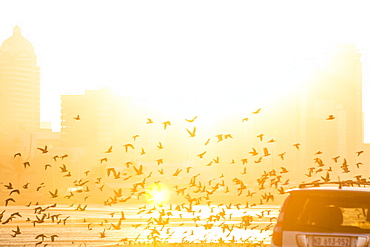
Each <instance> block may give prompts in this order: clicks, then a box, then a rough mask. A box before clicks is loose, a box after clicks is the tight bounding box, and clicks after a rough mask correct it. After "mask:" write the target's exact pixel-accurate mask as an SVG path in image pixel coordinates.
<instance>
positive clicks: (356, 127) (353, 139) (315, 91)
mask: <svg viewBox="0 0 370 247" xmlns="http://www.w3.org/2000/svg"><path fill="white" fill-rule="evenodd" d="M306 107H307V111H308V117H309V118H307V122H310V124H309V125H308V126H307V127H308V128H307V130H306V133H307V135H306V136H307V140H308V144H309V145H310V146H311V147H312V148H317V149H318V148H322V147H325V148H326V149H327V150H328V151H330V152H331V154H330V155H332V157H334V156H336V155H341V156H342V157H351V156H352V157H353V156H354V155H355V154H356V152H357V151H359V150H360V149H361V148H362V145H363V112H362V63H361V61H360V53H359V52H358V50H356V48H355V46H354V45H338V46H337V47H336V48H335V49H334V51H333V54H332V59H331V60H330V61H329V63H328V65H327V67H326V69H325V70H322V71H320V72H319V73H318V74H317V77H316V78H315V81H313V82H310V86H309V87H308V88H307V102H306ZM329 115H333V116H334V118H335V119H333V120H326V118H327V117H328V116H329ZM312 151H313V150H312Z"/></svg>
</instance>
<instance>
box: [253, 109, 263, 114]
mask: <svg viewBox="0 0 370 247" xmlns="http://www.w3.org/2000/svg"><path fill="white" fill-rule="evenodd" d="M260 111H261V108H259V109H257V110H256V111H254V112H252V113H253V114H258V113H260Z"/></svg>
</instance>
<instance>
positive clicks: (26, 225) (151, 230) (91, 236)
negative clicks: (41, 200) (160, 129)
mask: <svg viewBox="0 0 370 247" xmlns="http://www.w3.org/2000/svg"><path fill="white" fill-rule="evenodd" d="M140 207H143V205H128V206H125V207H122V206H98V205H89V207H88V208H87V209H86V211H77V210H75V208H72V207H70V206H67V205H58V206H57V207H55V208H49V209H48V211H47V214H48V216H51V215H58V219H59V223H58V222H57V220H55V222H52V221H51V220H50V218H49V219H48V217H46V219H45V222H44V223H42V224H41V223H36V224H35V226H33V223H32V221H34V220H35V213H34V207H30V208H28V207H25V206H8V207H0V210H1V211H3V210H6V211H5V213H4V217H3V220H2V222H4V219H6V218H7V217H9V215H11V214H12V213H14V212H19V213H20V215H21V216H22V217H14V218H13V220H12V221H11V222H9V223H7V224H2V225H1V228H0V246H35V245H36V243H38V242H42V243H41V244H40V245H39V246H44V245H45V244H47V246H107V245H117V244H120V245H121V244H122V245H123V244H131V243H143V244H147V243H153V241H155V240H156V241H160V242H167V243H219V242H220V241H223V242H226V243H243V242H259V241H261V240H263V241H264V243H266V244H268V243H269V238H270V237H269V235H270V234H271V230H272V225H273V223H275V221H274V219H275V217H277V215H278V211H279V208H280V206H275V205H260V206H255V207H250V208H240V209H236V208H232V209H227V208H224V207H223V208H221V207H218V206H216V205H215V206H212V205H211V206H210V207H208V206H194V207H193V210H194V211H195V212H194V213H188V212H183V211H181V212H178V211H176V210H170V209H169V208H166V207H163V208H157V210H153V211H151V210H147V211H146V212H142V213H138V208H140ZM162 210H163V211H162ZM121 211H124V217H125V219H124V220H122V224H121V226H120V229H118V230H116V229H113V227H112V224H114V225H116V226H117V224H118V222H119V218H120V217H121V213H120V212H121ZM160 211H162V212H166V214H167V215H169V216H165V217H163V219H166V218H170V220H169V221H168V224H165V225H164V226H163V225H158V224H155V222H156V221H155V220H154V221H153V219H159V215H160V213H159V212H160ZM113 212H114V214H112V213H113ZM149 212H150V213H149ZM220 212H222V213H224V217H221V218H217V219H216V216H217V215H219V213H220ZM246 215H249V216H251V217H252V218H253V220H251V222H250V225H249V226H248V227H246V228H244V227H240V223H241V219H242V217H243V216H246ZM64 220H65V224H64ZM17 226H19V228H20V229H21V234H18V235H17V236H16V237H12V236H11V235H12V234H13V231H15V230H16V227H17ZM42 234H43V235H45V236H46V237H44V240H43V241H42ZM102 234H103V235H102ZM52 235H57V237H55V240H54V242H52V241H51V238H50V236H52ZM38 236H39V237H38Z"/></svg>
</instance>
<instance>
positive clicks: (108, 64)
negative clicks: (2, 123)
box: [0, 0, 370, 142]
mask: <svg viewBox="0 0 370 247" xmlns="http://www.w3.org/2000/svg"><path fill="white" fill-rule="evenodd" d="M367 6H368V5H367V2H366V1H353V0H352V1H276V0H274V1H246V0H244V1H226V0H225V1H217V0H213V1H201V0H196V1H192V0H187V1H174V0H171V1H155V0H151V1H118V0H117V1H81V0H79V1H69V0H64V1H49V0H46V1H29V0H27V1H10V0H9V1H1V2H0V42H3V41H4V40H5V39H7V38H8V37H10V36H11V35H12V31H13V27H14V26H15V25H19V26H20V28H21V30H22V35H23V36H24V37H25V38H27V39H28V40H29V41H30V42H31V43H32V44H33V46H34V48H35V53H36V55H37V58H38V60H37V63H38V66H39V67H40V68H41V93H42V98H41V118H42V119H41V120H42V121H49V122H53V128H54V129H56V130H58V128H59V122H60V95H63V94H83V93H84V91H85V90H89V89H101V88H103V87H105V86H108V87H109V88H110V89H112V90H113V91H115V92H117V93H119V94H124V95H150V94H156V95H162V96H165V95H168V94H169V93H171V94H172V95H175V96H176V97H177V96H178V97H180V96H184V95H188V94H193V93H194V92H197V94H198V95H202V96H204V97H206V96H208V97H209V96H210V95H212V94H219V95H223V96H225V95H226V96H227V95H234V94H239V95H241V94H244V92H247V91H248V92H251V91H253V92H254V91H256V92H257V91H258V90H262V89H270V90H271V91H275V90H276V89H277V87H278V86H279V87H280V86H281V82H280V83H279V82H277V81H276V79H275V80H274V78H275V73H276V71H279V70H280V68H283V67H284V66H285V68H289V66H291V65H294V64H295V63H296V62H297V61H302V60H305V59H307V58H315V59H318V58H319V57H320V55H322V54H323V53H325V51H326V49H328V48H330V47H332V46H334V45H335V44H338V43H353V44H355V45H356V47H357V48H358V49H359V50H360V52H361V54H362V62H363V73H364V76H363V80H364V87H363V92H364V107H365V108H364V111H365V124H366V125H369V124H370V116H369V115H370V109H369V108H368V106H367V105H370V100H367V99H366V98H370V97H368V96H369V95H370V86H369V80H368V74H369V73H368V72H369V68H370V67H369V63H368V62H367V57H369V55H368V54H370V35H369V34H368V30H369V24H370V15H369V11H368V8H367ZM287 65H288V66H287ZM210 85H216V86H210ZM226 96H225V97H226ZM365 131H366V137H365V139H366V141H367V142H370V130H368V129H365Z"/></svg>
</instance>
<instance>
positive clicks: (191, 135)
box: [186, 127, 196, 137]
mask: <svg viewBox="0 0 370 247" xmlns="http://www.w3.org/2000/svg"><path fill="white" fill-rule="evenodd" d="M186 131H187V132H188V133H189V135H190V136H189V137H194V136H195V131H196V127H194V128H193V131H190V130H188V129H186Z"/></svg>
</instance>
